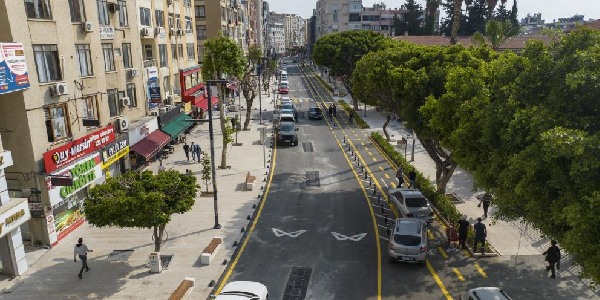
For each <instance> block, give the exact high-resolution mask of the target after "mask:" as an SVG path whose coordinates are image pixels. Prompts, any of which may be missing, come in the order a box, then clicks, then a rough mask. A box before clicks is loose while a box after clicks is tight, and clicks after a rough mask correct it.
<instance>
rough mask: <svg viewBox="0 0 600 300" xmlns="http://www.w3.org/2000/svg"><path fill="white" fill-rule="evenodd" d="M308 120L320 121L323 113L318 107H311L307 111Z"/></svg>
mask: <svg viewBox="0 0 600 300" xmlns="http://www.w3.org/2000/svg"><path fill="white" fill-rule="evenodd" d="M308 119H309V120H313V119H315V120H322V119H323V112H322V111H321V108H320V107H318V106H311V107H310V108H309V109H308Z"/></svg>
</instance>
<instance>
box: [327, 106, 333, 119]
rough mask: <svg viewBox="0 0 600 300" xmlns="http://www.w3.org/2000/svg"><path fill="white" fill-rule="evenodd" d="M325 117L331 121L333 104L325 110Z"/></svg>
mask: <svg viewBox="0 0 600 300" xmlns="http://www.w3.org/2000/svg"><path fill="white" fill-rule="evenodd" d="M327 115H328V116H329V118H330V119H331V117H333V104H332V105H329V109H328V110H327Z"/></svg>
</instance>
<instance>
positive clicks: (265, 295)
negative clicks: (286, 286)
mask: <svg viewBox="0 0 600 300" xmlns="http://www.w3.org/2000/svg"><path fill="white" fill-rule="evenodd" d="M214 299H216V300H243V299H250V300H266V299H269V292H268V291H267V287H266V286H265V285H264V284H262V283H260V282H254V281H232V282H230V283H228V284H226V285H225V287H224V288H223V290H221V293H220V294H219V295H217V297H216V298H214Z"/></svg>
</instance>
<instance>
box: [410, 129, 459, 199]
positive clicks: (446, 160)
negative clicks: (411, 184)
mask: <svg viewBox="0 0 600 300" xmlns="http://www.w3.org/2000/svg"><path fill="white" fill-rule="evenodd" d="M417 137H418V139H419V141H420V142H421V145H423V148H425V151H427V154H428V155H429V157H431V159H432V160H433V162H434V163H435V170H436V175H435V184H436V187H437V190H438V191H439V192H440V193H444V192H445V191H446V185H447V184H448V181H449V180H450V177H452V174H453V173H454V170H455V169H456V166H457V163H456V162H455V161H453V160H452V154H448V153H446V150H444V148H443V147H442V146H441V145H440V144H439V143H438V142H437V141H436V140H433V139H429V138H421V137H420V136H417Z"/></svg>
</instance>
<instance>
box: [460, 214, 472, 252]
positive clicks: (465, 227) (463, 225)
mask: <svg viewBox="0 0 600 300" xmlns="http://www.w3.org/2000/svg"><path fill="white" fill-rule="evenodd" d="M469 227H471V224H470V223H469V221H467V216H466V215H463V216H462V218H460V220H458V243H459V244H460V245H461V247H462V248H463V249H466V248H467V234H468V232H469Z"/></svg>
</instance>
